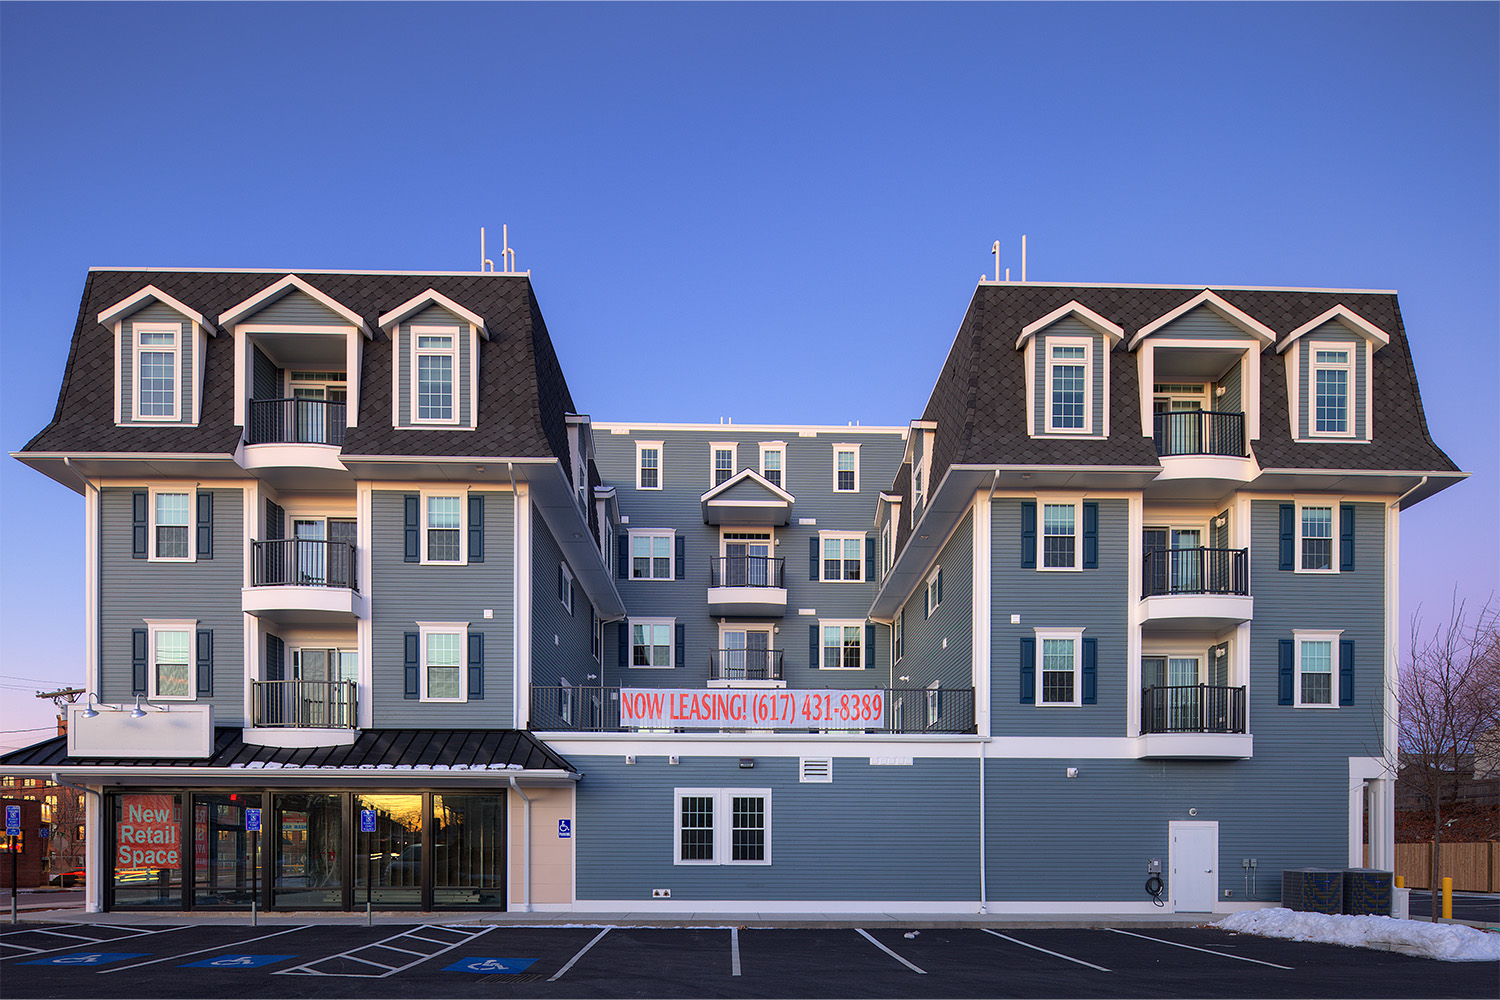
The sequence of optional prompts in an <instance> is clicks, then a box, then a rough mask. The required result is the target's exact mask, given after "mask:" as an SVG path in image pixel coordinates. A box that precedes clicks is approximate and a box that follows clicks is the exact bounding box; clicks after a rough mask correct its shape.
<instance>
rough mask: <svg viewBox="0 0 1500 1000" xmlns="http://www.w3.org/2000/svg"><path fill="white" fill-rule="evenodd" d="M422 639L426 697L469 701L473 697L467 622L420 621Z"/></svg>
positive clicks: (425, 699) (423, 684) (438, 699)
mask: <svg viewBox="0 0 1500 1000" xmlns="http://www.w3.org/2000/svg"><path fill="white" fill-rule="evenodd" d="M420 628H421V630H422V631H421V643H422V700H423V701H466V700H467V699H468V697H469V685H468V676H467V671H466V670H465V669H464V647H465V645H466V644H467V637H468V625H467V623H457V624H443V623H430V624H423V625H420Z"/></svg>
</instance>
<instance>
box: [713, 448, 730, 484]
mask: <svg viewBox="0 0 1500 1000" xmlns="http://www.w3.org/2000/svg"><path fill="white" fill-rule="evenodd" d="M708 449H709V454H710V456H711V458H712V460H713V461H712V468H710V469H709V485H711V486H719V485H721V484H723V483H727V482H729V480H730V479H731V478H733V476H734V452H735V446H734V444H733V443H730V444H711V445H709V446H708Z"/></svg>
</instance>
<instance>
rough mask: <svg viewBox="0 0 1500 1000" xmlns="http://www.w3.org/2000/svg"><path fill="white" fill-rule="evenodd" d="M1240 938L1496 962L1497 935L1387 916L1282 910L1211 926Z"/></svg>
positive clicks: (1244, 913) (1233, 916)
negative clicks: (1313, 942) (1283, 939)
mask: <svg viewBox="0 0 1500 1000" xmlns="http://www.w3.org/2000/svg"><path fill="white" fill-rule="evenodd" d="M1215 926H1217V927H1221V928H1223V929H1224V930H1227V931H1236V932H1238V933H1241V934H1260V935H1262V936H1264V937H1278V938H1290V939H1292V940H1293V941H1319V942H1322V943H1325V944H1341V945H1345V946H1348V947H1351V948H1383V949H1385V950H1386V951H1397V952H1400V953H1401V954H1403V955H1414V956H1416V957H1418V958H1437V959H1442V960H1443V961H1445V962H1494V961H1497V960H1500V934H1489V933H1486V932H1485V931H1482V930H1479V929H1477V928H1474V927H1469V926H1466V925H1464V924H1434V923H1430V922H1428V921H1417V920H1396V919H1393V918H1391V917H1354V916H1344V915H1340V914H1330V913H1300V912H1298V911H1296V910H1288V909H1286V908H1285V907H1279V906H1278V907H1272V908H1269V909H1263V910H1241V911H1240V912H1239V913H1234V914H1231V915H1230V916H1228V917H1225V918H1224V919H1223V920H1220V921H1218V922H1217V924H1216V925H1215Z"/></svg>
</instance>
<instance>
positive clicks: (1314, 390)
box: [1299, 340, 1370, 439]
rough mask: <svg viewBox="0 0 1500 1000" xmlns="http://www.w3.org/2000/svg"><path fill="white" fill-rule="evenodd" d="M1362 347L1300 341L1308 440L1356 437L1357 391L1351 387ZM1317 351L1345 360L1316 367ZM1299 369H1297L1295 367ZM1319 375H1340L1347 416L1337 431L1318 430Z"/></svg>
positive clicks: (1357, 421) (1359, 344)
mask: <svg viewBox="0 0 1500 1000" xmlns="http://www.w3.org/2000/svg"><path fill="white" fill-rule="evenodd" d="M1366 346H1367V345H1366V343H1365V342H1363V341H1361V342H1360V343H1357V344H1356V343H1352V342H1348V341H1326V340H1325V341H1304V342H1303V344H1302V345H1301V350H1304V351H1306V352H1307V436H1308V437H1309V438H1335V439H1347V438H1354V437H1356V434H1355V428H1356V427H1358V426H1359V410H1358V409H1357V407H1358V406H1359V405H1360V403H1361V402H1362V400H1361V399H1360V395H1361V394H1360V393H1359V392H1358V391H1357V390H1358V387H1357V386H1356V385H1355V384H1354V372H1355V358H1354V354H1355V352H1356V351H1359V350H1363V349H1364V348H1365V347H1366ZM1319 351H1343V352H1344V353H1345V354H1346V355H1347V356H1348V360H1347V361H1344V362H1342V363H1333V364H1330V363H1327V362H1325V363H1323V364H1319V363H1318V352H1319ZM1299 367H1300V366H1299ZM1320 371H1342V372H1344V373H1345V376H1346V377H1345V379H1344V412H1345V414H1346V415H1347V423H1346V426H1345V428H1344V429H1343V430H1341V431H1320V430H1318V372H1320ZM1369 372H1370V369H1369V365H1368V364H1367V365H1366V366H1365V376H1366V381H1368V380H1369Z"/></svg>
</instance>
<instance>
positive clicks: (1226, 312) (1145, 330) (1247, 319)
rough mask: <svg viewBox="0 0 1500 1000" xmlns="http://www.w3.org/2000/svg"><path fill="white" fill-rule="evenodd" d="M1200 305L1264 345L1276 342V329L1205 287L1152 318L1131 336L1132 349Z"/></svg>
mask: <svg viewBox="0 0 1500 1000" xmlns="http://www.w3.org/2000/svg"><path fill="white" fill-rule="evenodd" d="M1199 306H1207V307H1208V308H1210V309H1212V310H1213V311H1214V312H1215V313H1218V315H1219V316H1220V317H1222V318H1223V319H1225V320H1228V321H1229V322H1230V323H1233V324H1234V325H1235V326H1237V327H1239V328H1240V329H1241V330H1244V331H1245V332H1246V333H1248V334H1250V335H1251V336H1252V337H1254V338H1255V339H1257V340H1259V341H1260V342H1261V346H1262V347H1265V346H1267V345H1270V344H1274V343H1276V331H1275V330H1272V329H1271V328H1270V327H1268V326H1266V325H1265V324H1264V323H1262V322H1261V321H1260V320H1258V319H1256V318H1255V317H1253V316H1251V315H1250V314H1249V313H1247V312H1245V311H1244V310H1242V309H1238V308H1236V307H1235V306H1232V305H1230V304H1229V303H1228V302H1226V301H1224V299H1223V298H1221V297H1220V296H1218V295H1217V294H1215V293H1214V291H1213V289H1211V288H1205V289H1204V290H1203V291H1201V292H1199V293H1198V294H1197V295H1194V296H1193V297H1192V298H1190V299H1188V300H1187V301H1186V302H1184V303H1183V304H1182V305H1180V306H1178V307H1177V308H1176V309H1173V310H1172V311H1171V312H1169V313H1167V314H1166V315H1164V316H1160V317H1158V318H1156V319H1154V320H1152V321H1151V322H1150V323H1147V324H1146V325H1145V326H1143V327H1141V329H1140V332H1138V333H1137V334H1136V335H1135V336H1134V337H1132V338H1131V340H1130V349H1131V350H1132V351H1133V350H1135V349H1136V348H1137V347H1139V346H1140V343H1141V341H1143V340H1145V339H1146V338H1147V337H1149V336H1151V335H1152V334H1153V333H1155V332H1156V331H1158V330H1160V329H1161V328H1162V327H1164V326H1166V325H1167V324H1168V323H1170V322H1172V321H1173V320H1174V319H1177V318H1178V317H1180V316H1183V315H1185V314H1187V313H1189V312H1191V311H1193V310H1194V309H1196V308H1198V307H1199Z"/></svg>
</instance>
